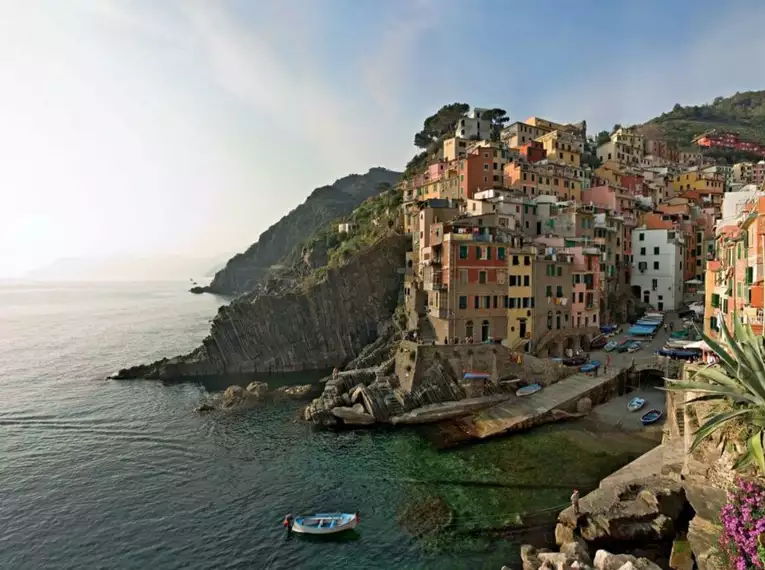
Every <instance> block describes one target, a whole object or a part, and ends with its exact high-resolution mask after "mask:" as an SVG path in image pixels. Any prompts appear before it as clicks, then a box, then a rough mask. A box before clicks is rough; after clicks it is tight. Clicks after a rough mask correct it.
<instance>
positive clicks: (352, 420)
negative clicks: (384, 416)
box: [332, 404, 375, 425]
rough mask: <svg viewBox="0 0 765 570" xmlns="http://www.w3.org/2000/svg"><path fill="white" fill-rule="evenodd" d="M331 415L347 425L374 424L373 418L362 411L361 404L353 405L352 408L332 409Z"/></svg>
mask: <svg viewBox="0 0 765 570" xmlns="http://www.w3.org/2000/svg"><path fill="white" fill-rule="evenodd" d="M332 415H333V416H335V417H336V418H340V419H341V420H343V423H345V424H347V425H369V424H373V423H375V418H374V417H373V416H372V415H371V414H368V413H366V412H365V411H364V407H363V406H362V405H361V404H354V406H353V407H352V408H348V407H346V406H337V407H336V408H332Z"/></svg>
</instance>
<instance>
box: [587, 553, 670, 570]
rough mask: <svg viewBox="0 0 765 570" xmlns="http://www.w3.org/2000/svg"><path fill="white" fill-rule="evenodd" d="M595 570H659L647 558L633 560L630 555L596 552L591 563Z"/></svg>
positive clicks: (658, 567)
mask: <svg viewBox="0 0 765 570" xmlns="http://www.w3.org/2000/svg"><path fill="white" fill-rule="evenodd" d="M593 565H594V566H595V570H661V567H660V566H658V565H657V564H654V563H653V562H651V561H650V560H648V559H647V558H635V557H634V556H632V555H631V554H611V553H610V552H608V551H607V550H598V551H597V552H596V553H595V560H594V561H593Z"/></svg>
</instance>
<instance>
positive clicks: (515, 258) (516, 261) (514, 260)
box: [513, 255, 518, 265]
mask: <svg viewBox="0 0 765 570" xmlns="http://www.w3.org/2000/svg"><path fill="white" fill-rule="evenodd" d="M513 265H518V256H517V255H514V256H513Z"/></svg>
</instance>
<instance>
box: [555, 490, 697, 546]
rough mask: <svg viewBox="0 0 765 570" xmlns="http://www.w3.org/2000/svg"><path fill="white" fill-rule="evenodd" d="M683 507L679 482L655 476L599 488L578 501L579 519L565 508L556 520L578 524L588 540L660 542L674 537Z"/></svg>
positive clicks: (563, 523) (683, 496) (572, 524)
mask: <svg viewBox="0 0 765 570" xmlns="http://www.w3.org/2000/svg"><path fill="white" fill-rule="evenodd" d="M684 506H685V492H684V491H683V488H682V485H681V484H680V483H679V482H678V481H676V480H674V479H671V478H666V477H654V478H650V479H646V480H642V481H632V482H630V483H626V484H618V483H617V484H614V485H609V486H606V487H602V488H598V489H596V490H595V491H593V492H592V493H590V494H588V495H587V496H585V497H583V498H582V499H581V500H580V509H581V513H580V515H579V517H578V520H577V517H575V516H574V513H573V509H572V507H568V508H566V509H565V510H563V511H562V512H561V513H560V515H559V516H558V522H559V523H560V524H562V525H564V526H566V527H569V528H570V529H574V528H577V526H578V528H579V531H580V533H581V536H582V538H583V539H584V540H585V541H587V542H588V543H613V542H632V543H636V542H641V541H644V542H652V541H662V540H667V539H671V538H672V537H673V536H674V532H675V524H674V521H675V520H676V519H677V518H678V517H679V516H680V514H681V512H682V511H683V508H684ZM564 534H565V532H564V530H560V531H557V532H556V536H561V537H562V536H564Z"/></svg>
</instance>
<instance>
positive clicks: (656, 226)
mask: <svg viewBox="0 0 765 570" xmlns="http://www.w3.org/2000/svg"><path fill="white" fill-rule="evenodd" d="M643 223H644V224H645V227H646V228H647V229H649V230H671V229H672V228H673V227H674V224H673V223H672V222H670V221H669V220H662V219H661V216H660V215H659V214H654V213H650V214H646V215H645V216H644V217H643Z"/></svg>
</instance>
